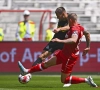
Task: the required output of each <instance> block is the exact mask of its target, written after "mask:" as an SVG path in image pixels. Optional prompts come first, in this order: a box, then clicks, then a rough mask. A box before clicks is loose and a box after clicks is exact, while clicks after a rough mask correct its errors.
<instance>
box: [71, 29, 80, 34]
mask: <svg viewBox="0 0 100 90" xmlns="http://www.w3.org/2000/svg"><path fill="white" fill-rule="evenodd" d="M72 35H79V30H78V29H77V28H76V27H73V28H72Z"/></svg>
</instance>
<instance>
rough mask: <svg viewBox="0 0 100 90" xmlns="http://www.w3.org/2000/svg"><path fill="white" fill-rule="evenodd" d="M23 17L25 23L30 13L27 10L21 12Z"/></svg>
mask: <svg viewBox="0 0 100 90" xmlns="http://www.w3.org/2000/svg"><path fill="white" fill-rule="evenodd" d="M23 16H24V20H25V21H28V19H29V16H30V12H29V11H28V10H25V11H24V12H23Z"/></svg>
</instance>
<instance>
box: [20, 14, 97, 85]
mask: <svg viewBox="0 0 100 90" xmlns="http://www.w3.org/2000/svg"><path fill="white" fill-rule="evenodd" d="M68 20H69V25H70V30H69V31H68V32H67V33H66V35H65V38H66V39H64V40H60V39H58V38H54V39H53V40H52V41H53V42H59V43H64V47H63V49H62V50H60V51H57V52H56V53H55V55H54V56H53V57H52V58H50V59H49V60H48V61H45V62H42V63H41V64H37V65H36V66H33V67H31V68H29V69H26V68H24V66H23V65H22V64H21V62H20V61H18V65H19V68H20V70H21V71H22V72H23V73H33V72H37V71H42V70H43V69H46V68H48V67H51V66H54V65H58V64H62V67H61V82H62V83H64V84H68V83H70V84H78V83H88V84H89V85H91V86H92V87H98V86H97V85H96V84H95V83H94V81H93V79H92V77H91V76H89V77H88V78H80V77H76V76H71V72H72V69H73V66H74V65H75V63H76V61H77V60H78V55H79V44H80V41H81V38H82V36H83V35H85V37H86V48H85V49H84V51H83V56H85V55H86V54H87V53H88V51H89V50H90V34H89V32H88V31H85V30H84V28H83V27H82V26H81V25H80V24H78V23H77V15H76V14H75V13H71V14H69V16H68Z"/></svg>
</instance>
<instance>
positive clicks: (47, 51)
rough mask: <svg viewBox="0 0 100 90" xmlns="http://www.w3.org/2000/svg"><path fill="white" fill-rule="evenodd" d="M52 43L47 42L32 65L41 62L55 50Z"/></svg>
mask: <svg viewBox="0 0 100 90" xmlns="http://www.w3.org/2000/svg"><path fill="white" fill-rule="evenodd" d="M53 46H54V43H53V42H49V43H48V44H47V45H46V47H45V48H44V49H43V52H42V54H41V55H39V58H38V59H37V60H36V61H35V62H34V63H33V65H32V66H35V65H36V64H39V63H41V62H42V61H43V60H45V58H47V57H48V56H50V55H51V54H52V53H53V52H54V51H55V50H54V49H53Z"/></svg>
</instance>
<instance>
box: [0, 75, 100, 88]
mask: <svg viewBox="0 0 100 90" xmlns="http://www.w3.org/2000/svg"><path fill="white" fill-rule="evenodd" d="M87 76H88V75H86V76H85V75H84V76H83V75H80V77H87ZM92 77H93V80H94V81H95V82H96V83H97V85H100V76H99V75H97V76H96V75H95V76H94V75H92ZM62 86H63V84H62V83H61V82H60V75H33V76H32V79H31V80H30V82H29V83H27V84H21V83H19V81H18V75H0V90H100V88H99V87H98V88H94V87H90V86H89V85H87V84H86V83H81V84H74V85H71V86H70V87H67V88H63V87H62Z"/></svg>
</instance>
